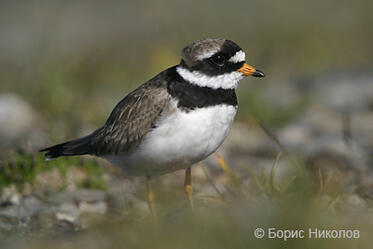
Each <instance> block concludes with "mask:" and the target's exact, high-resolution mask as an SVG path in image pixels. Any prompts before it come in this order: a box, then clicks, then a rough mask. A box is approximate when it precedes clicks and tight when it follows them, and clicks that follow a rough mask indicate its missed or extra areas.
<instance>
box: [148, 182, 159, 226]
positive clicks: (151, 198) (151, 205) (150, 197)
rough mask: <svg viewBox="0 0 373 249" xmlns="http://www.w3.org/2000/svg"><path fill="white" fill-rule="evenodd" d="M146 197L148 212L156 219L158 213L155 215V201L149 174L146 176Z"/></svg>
mask: <svg viewBox="0 0 373 249" xmlns="http://www.w3.org/2000/svg"><path fill="white" fill-rule="evenodd" d="M146 197H147V201H148V206H149V209H150V213H151V215H152V216H153V218H155V219H157V218H158V215H157V210H156V209H155V202H154V200H155V194H154V192H153V190H152V188H151V184H150V176H147V177H146Z"/></svg>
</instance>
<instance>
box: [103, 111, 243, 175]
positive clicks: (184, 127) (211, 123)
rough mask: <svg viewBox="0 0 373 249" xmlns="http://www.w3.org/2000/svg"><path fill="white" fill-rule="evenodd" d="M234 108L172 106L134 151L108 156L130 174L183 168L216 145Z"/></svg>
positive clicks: (155, 172) (230, 124)
mask: <svg viewBox="0 0 373 249" xmlns="http://www.w3.org/2000/svg"><path fill="white" fill-rule="evenodd" d="M236 112H237V107H234V106H230V105H218V106H211V107H206V108H198V109H194V110H192V111H189V112H185V111H180V110H179V109H177V108H175V109H174V111H173V112H172V114H169V115H165V116H167V117H165V118H163V119H161V120H160V121H159V122H158V123H157V127H156V128H155V129H154V130H152V131H151V132H149V133H148V134H147V135H146V137H145V139H144V141H143V142H142V143H141V144H140V146H139V148H138V149H137V150H136V152H135V153H133V154H130V155H126V156H123V157H120V158H118V157H116V158H110V159H111V160H110V159H109V158H108V159H109V161H112V163H114V164H116V165H117V166H119V167H120V168H122V169H123V171H124V172H125V173H127V174H130V175H142V174H162V173H167V172H171V171H174V170H177V169H181V168H186V167H188V166H190V165H191V164H193V163H196V162H198V161H201V160H203V159H205V158H206V157H207V156H209V155H210V154H211V153H213V152H215V151H216V150H217V149H218V147H219V146H220V145H221V144H222V143H223V141H224V139H225V138H226V137H227V135H228V133H229V130H230V129H231V127H232V123H233V120H234V117H235V115H236ZM118 164H119V165H118Z"/></svg>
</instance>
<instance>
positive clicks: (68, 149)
mask: <svg viewBox="0 0 373 249" xmlns="http://www.w3.org/2000/svg"><path fill="white" fill-rule="evenodd" d="M39 152H46V153H45V157H46V158H47V159H53V158H57V157H60V156H75V155H85V154H91V153H92V146H91V135H88V136H86V137H82V138H78V139H75V140H72V141H68V142H65V143H61V144H57V145H54V146H51V147H47V148H44V149H41V150H40V151H39Z"/></svg>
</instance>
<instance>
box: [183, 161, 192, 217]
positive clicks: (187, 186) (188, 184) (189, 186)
mask: <svg viewBox="0 0 373 249" xmlns="http://www.w3.org/2000/svg"><path fill="white" fill-rule="evenodd" d="M191 173H192V169H191V168H190V167H189V168H187V169H186V170H185V182H184V190H185V193H186V195H187V197H188V200H189V204H190V207H191V208H192V210H193V209H194V205H193V198H192V194H193V187H192V176H191Z"/></svg>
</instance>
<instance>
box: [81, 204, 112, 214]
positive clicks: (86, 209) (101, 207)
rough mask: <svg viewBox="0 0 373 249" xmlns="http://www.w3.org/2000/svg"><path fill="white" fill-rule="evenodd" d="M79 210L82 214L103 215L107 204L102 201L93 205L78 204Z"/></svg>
mask: <svg viewBox="0 0 373 249" xmlns="http://www.w3.org/2000/svg"><path fill="white" fill-rule="evenodd" d="M79 210H80V211H81V212H82V213H99V214H105V213H106V210H107V204H106V202H104V201H99V202H95V203H88V202H81V203H79Z"/></svg>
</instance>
